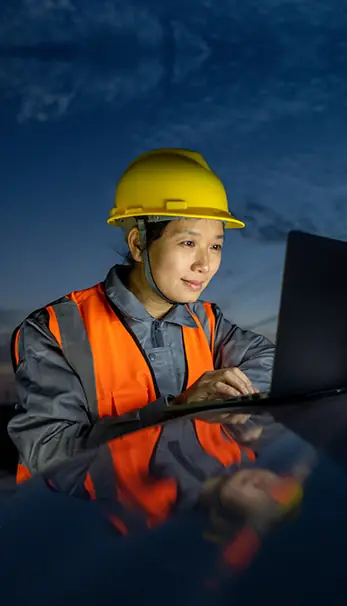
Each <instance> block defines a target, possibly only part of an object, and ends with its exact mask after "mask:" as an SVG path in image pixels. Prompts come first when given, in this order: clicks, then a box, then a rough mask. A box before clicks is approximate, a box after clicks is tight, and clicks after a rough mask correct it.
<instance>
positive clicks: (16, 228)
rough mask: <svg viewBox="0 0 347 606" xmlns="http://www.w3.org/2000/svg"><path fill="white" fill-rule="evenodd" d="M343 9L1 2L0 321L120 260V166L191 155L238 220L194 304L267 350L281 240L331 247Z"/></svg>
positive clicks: (346, 210)
mask: <svg viewBox="0 0 347 606" xmlns="http://www.w3.org/2000/svg"><path fill="white" fill-rule="evenodd" d="M343 5H344V3H343V2H341V0H330V2H329V3H327V2H323V1H318V0H315V1H314V2H297V1H294V0H292V1H287V2H284V1H283V2H282V1H280V0H263V1H262V2H260V3H259V2H255V1H254V2H253V1H251V0H244V1H243V2H242V3H240V2H236V1H235V2H234V1H230V0H228V1H227V0H223V1H219V2H218V3H210V2H204V1H202V0H201V1H197V2H195V9H194V11H190V12H189V11H187V4H186V2H183V0H178V1H175V2H167V3H166V6H164V5H163V3H162V2H159V0H149V1H148V0H147V1H146V2H145V1H143V2H139V1H137V2H136V7H137V8H136V10H135V3H134V5H132V4H131V3H129V2H128V1H127V2H125V1H120V2H118V3H112V2H107V1H104V0H97V1H96V0H95V1H93V2H92V1H89V2H88V3H87V2H83V1H82V0H56V1H54V0H22V1H12V2H11V3H10V5H9V7H8V8H4V7H2V8H1V16H0V23H1V25H0V41H1V44H0V90H1V91H2V92H1V97H0V120H1V124H0V132H1V139H0V154H1V156H0V167H1V168H0V171H1V192H2V194H1V208H2V214H1V222H0V254H1V259H2V260H3V263H1V265H0V281H1V286H2V288H1V295H0V308H1V309H6V310H13V309H19V310H25V311H26V312H27V311H30V310H31V309H33V308H36V307H38V306H41V305H43V304H45V303H47V302H49V301H51V300H53V299H55V298H57V297H59V296H61V295H63V294H65V293H67V292H69V291H70V290H73V289H79V288H84V287H88V286H90V285H92V284H93V283H95V282H97V281H99V280H100V279H103V277H104V276H105V274H106V273H107V271H108V269H109V267H111V266H112V265H113V264H114V263H116V262H121V257H119V255H117V252H116V250H119V251H120V252H124V251H125V249H124V246H123V244H122V236H121V233H120V232H119V231H118V230H117V229H115V228H111V227H109V226H108V225H107V224H106V218H107V216H108V212H109V209H110V207H111V206H112V204H113V197H114V192H115V187H116V183H117V180H118V179H119V177H120V176H121V174H122V171H123V170H124V169H125V167H126V166H127V164H128V163H129V162H130V161H131V160H132V159H133V158H134V157H135V156H136V155H137V154H139V153H142V152H143V151H146V150H148V149H151V148H155V147H161V146H167V147H172V146H179V147H188V148H191V149H196V150H198V151H200V152H202V153H203V154H204V155H205V157H206V159H207V161H208V162H209V163H210V165H211V166H212V168H213V169H214V170H215V171H216V172H217V174H218V175H219V176H220V177H221V178H222V179H223V180H224V183H225V185H226V187H227V191H228V195H229V198H230V207H231V211H232V212H234V213H235V214H236V215H237V216H238V217H239V218H240V219H243V220H245V221H246V223H247V227H246V229H245V230H242V231H241V232H237V231H232V232H229V233H228V237H227V242H226V246H225V249H224V259H223V265H222V268H221V270H220V272H219V274H218V275H217V276H216V278H215V279H214V281H213V282H212V285H211V286H210V287H209V289H208V291H206V295H205V296H206V298H210V299H212V300H214V301H215V302H217V303H218V304H220V305H221V306H222V308H223V310H224V311H225V312H226V313H227V315H228V316H229V317H230V318H231V319H234V320H235V321H237V322H238V323H239V324H241V325H242V326H247V327H253V328H257V329H259V330H260V331H263V332H265V333H267V334H269V335H270V336H272V337H273V336H274V333H275V326H276V314H277V311H278V304H279V293H280V285H281V271H282V265H283V255H284V246H285V238H286V234H287V232H288V230H289V229H291V228H298V227H299V228H301V229H305V230H307V231H311V232H314V233H323V234H326V235H333V236H336V237H341V238H345V237H346V236H347V204H346V196H345V194H346V188H347V186H346V170H347V153H346V152H347V120H345V115H346V106H347V101H346V99H347V83H346V82H347V81H346V77H345V75H346V68H347V42H346V35H345V32H346V25H347V13H346V12H345V11H344V9H343ZM115 6H116V7H117V8H115ZM4 317H6V314H4Z"/></svg>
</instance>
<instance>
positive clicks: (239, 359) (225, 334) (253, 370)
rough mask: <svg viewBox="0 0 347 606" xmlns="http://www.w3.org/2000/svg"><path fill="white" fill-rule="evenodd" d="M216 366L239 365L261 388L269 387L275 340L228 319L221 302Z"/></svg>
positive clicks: (216, 343)
mask: <svg viewBox="0 0 347 606" xmlns="http://www.w3.org/2000/svg"><path fill="white" fill-rule="evenodd" d="M214 312H215V317H216V329H215V368H227V367H235V366H237V367H239V368H240V370H242V371H243V372H244V373H245V374H246V375H247V377H248V378H249V379H250V380H251V381H252V383H253V385H254V386H255V387H257V388H258V389H259V390H260V391H268V390H269V389H270V384H271V376H272V368H273V361H274V355H275V346H274V344H273V343H272V342H271V341H270V340H269V339H267V338H266V337H263V336H262V335H258V334H256V333H253V332H251V331H250V330H244V329H242V328H239V327H238V326H236V325H235V324H232V323H231V322H229V320H227V319H226V318H225V317H224V315H223V313H222V312H221V310H220V308H219V307H218V306H216V305H215V306H214Z"/></svg>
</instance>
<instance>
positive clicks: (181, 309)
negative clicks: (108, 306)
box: [104, 265, 197, 328]
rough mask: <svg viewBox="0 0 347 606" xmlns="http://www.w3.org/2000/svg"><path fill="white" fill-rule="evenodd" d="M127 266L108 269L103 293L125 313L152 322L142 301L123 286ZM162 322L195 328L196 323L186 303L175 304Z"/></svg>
mask: <svg viewBox="0 0 347 606" xmlns="http://www.w3.org/2000/svg"><path fill="white" fill-rule="evenodd" d="M128 272H129V267H127V266H126V265H115V266H114V267H112V268H111V269H110V271H109V272H108V274H107V277H106V279H105V282H104V287H105V293H106V295H107V297H108V298H109V299H110V300H111V301H112V303H113V304H114V305H115V306H116V307H117V308H118V309H119V310H120V311H121V312H122V313H123V314H124V315H125V316H128V317H129V318H132V319H133V320H138V321H140V322H149V321H150V322H153V320H154V319H155V318H153V316H151V315H150V314H149V313H148V311H147V310H146V308H145V307H144V306H143V305H142V303H141V302H140V301H139V300H138V299H137V298H136V297H135V295H134V294H133V293H132V292H131V291H130V290H129V289H128V288H127V287H126V286H125V284H126V278H127V274H128ZM162 322H170V323H171V324H178V325H180V326H187V327H188V328H197V324H196V322H195V320H194V318H192V316H191V315H190V313H189V311H188V309H187V307H186V305H176V306H175V307H173V308H172V309H170V311H169V312H168V313H167V315H166V316H165V318H163V320H162Z"/></svg>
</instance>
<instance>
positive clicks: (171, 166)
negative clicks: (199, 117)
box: [107, 149, 244, 228]
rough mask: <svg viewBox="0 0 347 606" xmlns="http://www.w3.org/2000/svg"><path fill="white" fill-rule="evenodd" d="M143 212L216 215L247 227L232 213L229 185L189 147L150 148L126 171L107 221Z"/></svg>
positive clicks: (117, 222)
mask: <svg viewBox="0 0 347 606" xmlns="http://www.w3.org/2000/svg"><path fill="white" fill-rule="evenodd" d="M141 216H142V217H144V216H145V217H146V216H147V217H156V216H158V217H186V218H191V219H215V220H219V221H224V222H225V226H226V227H234V228H241V227H244V223H243V222H242V221H239V220H238V219H235V218H234V217H233V216H232V215H231V214H230V212H229V210H228V200H227V195H226V191H225V188H224V186H223V184H222V182H221V181H220V179H219V178H218V177H217V175H216V174H215V173H214V172H213V171H212V170H211V169H210V167H209V166H208V164H207V163H206V161H205V160H204V158H203V157H202V155H201V154H199V153H197V152H194V151H189V150H185V149H158V150H154V151H150V152H147V153H145V154H142V155H141V156H139V157H138V158H137V159H136V160H134V161H133V162H132V163H131V164H130V165H129V166H128V168H127V169H126V171H125V172H124V174H123V176H122V177H121V179H120V181H119V183H118V186H117V191H116V198H115V206H114V208H112V210H111V212H110V217H109V219H108V220H107V223H108V224H109V225H121V224H122V221H123V220H124V219H127V218H129V217H141Z"/></svg>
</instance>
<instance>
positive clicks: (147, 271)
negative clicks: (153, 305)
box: [137, 219, 187, 305]
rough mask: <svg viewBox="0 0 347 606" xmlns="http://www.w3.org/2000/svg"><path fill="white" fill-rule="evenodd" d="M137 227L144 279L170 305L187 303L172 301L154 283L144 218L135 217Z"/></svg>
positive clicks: (184, 303)
mask: <svg viewBox="0 0 347 606" xmlns="http://www.w3.org/2000/svg"><path fill="white" fill-rule="evenodd" d="M137 227H138V230H139V232H140V244H141V249H142V259H143V263H144V269H145V276H146V280H147V282H148V284H149V285H150V287H151V288H152V289H153V290H154V292H155V293H156V294H157V295H159V297H161V298H162V299H164V301H166V302H167V303H169V304H170V305H187V303H186V302H180V301H172V300H171V299H169V298H168V297H166V296H165V295H164V293H163V292H161V290H160V289H159V288H158V286H157V285H156V283H155V280H154V278H153V274H152V270H151V263H150V260H149V253H148V248H147V230H146V221H145V219H137Z"/></svg>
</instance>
